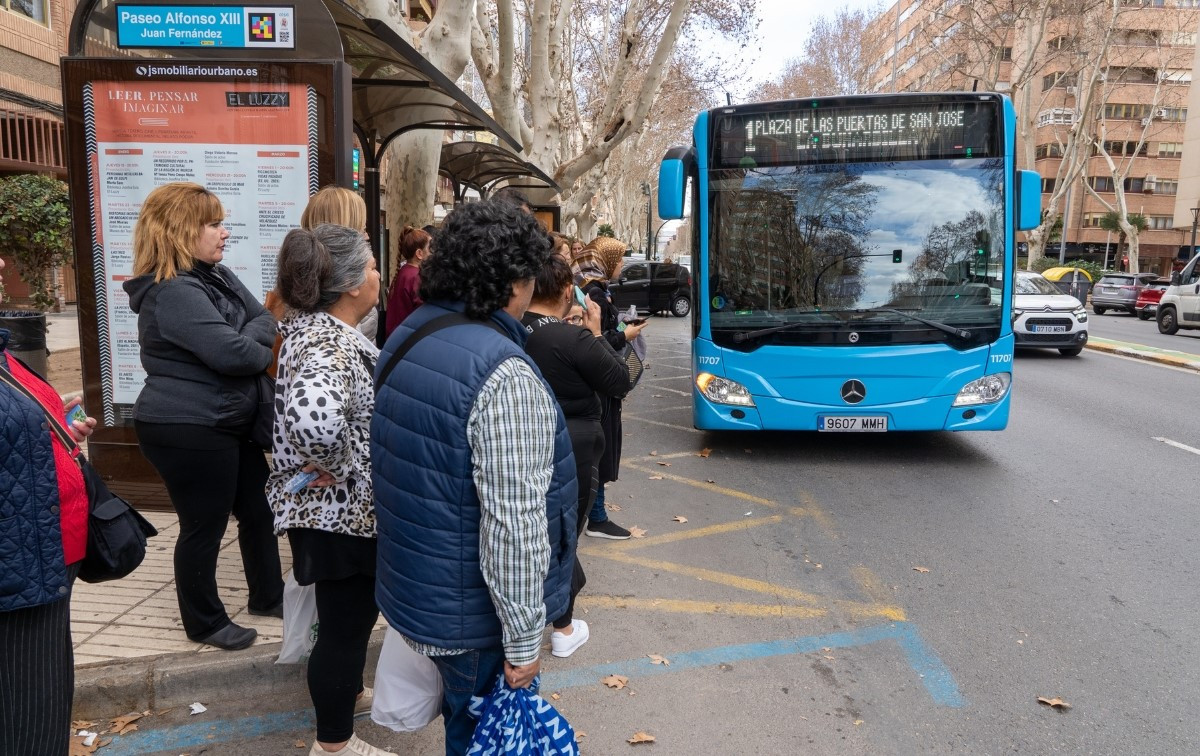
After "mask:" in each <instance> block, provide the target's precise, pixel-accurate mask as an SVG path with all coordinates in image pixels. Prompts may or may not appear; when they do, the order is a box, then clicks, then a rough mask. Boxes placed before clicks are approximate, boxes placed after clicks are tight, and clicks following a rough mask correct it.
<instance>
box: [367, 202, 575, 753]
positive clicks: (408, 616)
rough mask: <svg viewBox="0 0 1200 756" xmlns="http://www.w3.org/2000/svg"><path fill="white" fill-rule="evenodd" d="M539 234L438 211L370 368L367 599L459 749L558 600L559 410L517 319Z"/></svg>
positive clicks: (539, 250)
mask: <svg viewBox="0 0 1200 756" xmlns="http://www.w3.org/2000/svg"><path fill="white" fill-rule="evenodd" d="M549 257H550V237H549V235H548V234H547V233H546V232H545V230H543V229H542V227H541V226H540V225H539V224H538V222H537V220H536V219H534V218H533V216H531V215H528V214H526V213H524V212H523V211H521V210H520V209H519V208H518V207H517V206H516V205H514V204H512V203H511V202H507V201H504V200H488V201H485V202H480V203H477V204H471V205H465V206H464V207H461V208H459V209H457V210H455V211H454V212H453V213H451V214H450V215H449V217H447V218H446V222H445V224H444V225H443V226H442V228H441V230H440V231H439V232H438V235H437V237H436V238H435V239H434V242H433V254H432V255H431V256H430V257H429V259H428V260H427V261H426V262H425V263H424V264H423V265H422V266H421V298H422V299H423V300H425V304H423V305H421V306H420V307H419V308H417V310H416V311H415V312H413V314H412V315H410V316H409V317H408V318H407V319H405V321H404V322H403V323H401V324H400V327H398V328H397V329H396V330H395V331H393V332H392V335H391V336H390V337H388V340H387V344H385V345H384V349H383V354H382V355H380V359H379V368H378V369H377V370H376V374H375V385H376V387H377V388H376V399H375V414H374V415H373V416H372V418H371V470H372V480H373V482H374V492H375V514H376V522H377V526H378V533H379V541H378V561H377V565H378V568H377V572H376V574H377V580H376V591H375V598H376V603H377V604H378V605H379V609H380V611H381V612H383V615H384V617H386V618H387V621H388V623H389V624H390V625H391V626H392V627H394V628H395V629H396V630H397V631H398V632H399V633H400V634H401V635H403V636H404V637H405V638H406V639H407V640H408V642H409V645H411V646H412V647H413V648H415V649H416V650H417V651H418V652H419V653H422V654H425V655H426V656H429V657H430V658H431V659H433V663H434V664H435V665H436V666H437V668H438V671H439V672H440V673H441V676H442V680H443V682H444V688H445V694H444V695H443V697H442V715H443V717H442V719H443V723H444V725H445V728H446V753H447V754H462V753H466V752H467V749H468V747H469V746H470V742H471V736H472V734H473V733H474V732H475V725H476V723H477V722H476V719H475V718H474V717H472V716H471V712H470V704H471V698H472V696H482V695H485V694H487V693H488V692H489V691H491V690H492V689H493V688H494V687H495V686H496V680H497V677H498V676H499V675H501V674H503V675H504V678H505V679H506V680H507V682H508V684H509V686H511V687H513V688H523V687H526V686H528V685H529V684H530V683H531V682H532V681H533V679H534V677H535V676H536V675H537V673H538V670H539V669H540V662H539V658H538V657H539V654H540V650H541V645H542V635H543V632H544V630H545V627H546V624H547V622H550V621H553V620H556V619H558V618H559V617H561V616H563V614H565V613H566V611H567V605H568V602H569V600H570V592H571V575H572V569H573V567H574V564H575V544H576V538H577V536H576V520H577V515H576V512H577V509H578V495H577V493H578V488H577V485H578V484H577V482H576V472H575V458H574V456H573V455H572V453H571V438H570V435H569V434H568V432H567V425H566V420H565V419H564V417H563V413H562V410H561V409H559V407H558V404H557V403H556V402H555V400H554V395H553V393H552V392H551V391H550V389H549V387H548V386H547V385H546V382H545V381H544V380H543V379H542V375H541V373H540V371H539V370H538V367H537V365H536V364H535V363H534V362H533V360H532V359H531V358H530V357H529V355H528V354H526V353H525V350H524V348H523V347H524V345H525V341H526V338H527V335H528V334H527V332H526V330H525V327H524V326H522V325H521V321H520V319H521V317H523V316H524V315H525V311H526V310H527V309H528V308H529V301H530V298H531V297H532V295H533V291H534V277H535V276H536V275H537V274H538V273H539V272H540V271H541V269H542V267H543V266H544V265H545V263H546V260H547V259H549Z"/></svg>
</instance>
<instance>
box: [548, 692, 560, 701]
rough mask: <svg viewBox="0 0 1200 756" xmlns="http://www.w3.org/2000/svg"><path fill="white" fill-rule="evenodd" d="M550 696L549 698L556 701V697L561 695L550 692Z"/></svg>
mask: <svg viewBox="0 0 1200 756" xmlns="http://www.w3.org/2000/svg"><path fill="white" fill-rule="evenodd" d="M550 697H551V698H553V699H554V700H555V701H557V700H558V699H560V698H562V696H560V695H559V694H557V693H551V694H550Z"/></svg>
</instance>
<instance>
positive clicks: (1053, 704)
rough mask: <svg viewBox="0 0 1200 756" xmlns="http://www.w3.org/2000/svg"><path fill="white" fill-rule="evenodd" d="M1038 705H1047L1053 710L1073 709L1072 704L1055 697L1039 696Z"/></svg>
mask: <svg viewBox="0 0 1200 756" xmlns="http://www.w3.org/2000/svg"><path fill="white" fill-rule="evenodd" d="M1038 703H1043V704H1046V705H1047V706H1049V707H1050V708H1052V709H1069V708H1071V704H1069V703H1067V702H1066V701H1064V700H1062V699H1061V698H1059V697H1058V696H1055V697H1054V698H1046V697H1044V696H1038Z"/></svg>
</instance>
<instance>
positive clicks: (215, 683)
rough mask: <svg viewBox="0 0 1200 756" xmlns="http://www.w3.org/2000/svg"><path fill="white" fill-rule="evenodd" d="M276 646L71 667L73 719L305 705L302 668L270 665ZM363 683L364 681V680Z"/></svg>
mask: <svg viewBox="0 0 1200 756" xmlns="http://www.w3.org/2000/svg"><path fill="white" fill-rule="evenodd" d="M382 645H383V631H382V630H377V631H375V633H374V634H373V635H372V636H371V642H370V645H369V646H368V647H367V666H366V675H367V678H368V680H369V679H370V678H372V677H373V676H374V672H375V664H376V662H377V661H378V660H379V649H380V648H381V647H382ZM279 646H280V644H279V643H264V644H262V645H256V646H251V647H250V648H247V649H244V650H242V651H224V652H220V651H214V652H205V653H199V654H197V653H184V654H162V655H160V656H153V657H139V658H136V659H129V660H126V661H115V662H102V663H97V664H90V665H85V666H82V667H76V668H75V701H74V708H73V709H72V712H71V716H72V718H73V719H103V718H106V717H115V716H119V715H120V714H123V713H126V712H131V711H147V710H151V709H157V710H161V709H173V708H176V707H180V706H187V705H188V704H191V703H193V702H200V703H202V704H204V705H205V706H208V707H210V708H211V707H212V705H213V704H214V703H220V702H223V701H230V700H250V699H262V700H269V701H270V702H271V703H272V705H275V704H277V703H280V702H282V701H290V702H294V703H295V704H296V705H297V706H308V705H310V703H311V702H310V699H309V697H308V685H307V680H306V672H305V670H306V667H305V665H303V664H276V663H275V659H276V658H277V657H278V656H279ZM368 684H369V682H368Z"/></svg>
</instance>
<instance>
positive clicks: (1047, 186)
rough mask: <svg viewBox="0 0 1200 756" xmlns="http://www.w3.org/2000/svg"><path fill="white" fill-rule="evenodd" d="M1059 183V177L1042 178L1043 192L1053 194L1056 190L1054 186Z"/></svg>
mask: <svg viewBox="0 0 1200 756" xmlns="http://www.w3.org/2000/svg"><path fill="white" fill-rule="evenodd" d="M1057 185H1058V179H1056V178H1044V179H1042V194H1051V193H1052V192H1053V191H1054V187H1055V186H1057Z"/></svg>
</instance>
